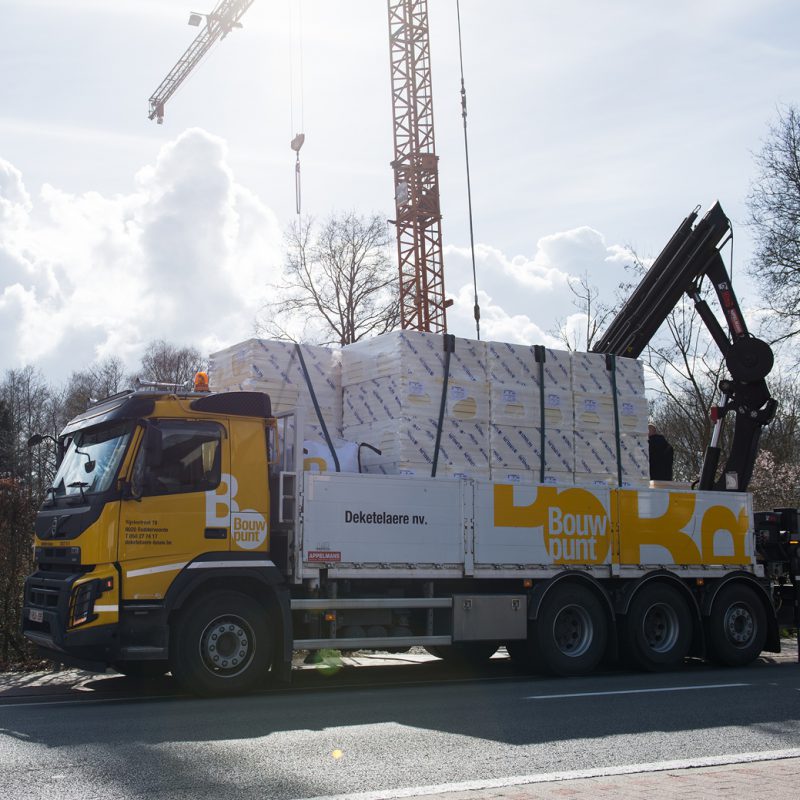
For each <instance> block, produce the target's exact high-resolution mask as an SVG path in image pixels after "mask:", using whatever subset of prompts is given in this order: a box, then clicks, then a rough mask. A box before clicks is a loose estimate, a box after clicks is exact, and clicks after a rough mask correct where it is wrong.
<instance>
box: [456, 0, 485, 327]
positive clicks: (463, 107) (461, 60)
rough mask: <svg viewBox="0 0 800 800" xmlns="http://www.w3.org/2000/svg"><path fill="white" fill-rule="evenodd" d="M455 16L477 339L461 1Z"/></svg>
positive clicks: (478, 322)
mask: <svg viewBox="0 0 800 800" xmlns="http://www.w3.org/2000/svg"><path fill="white" fill-rule="evenodd" d="M456 17H457V19H458V61H459V65H460V67H461V117H462V119H463V120H464V160H465V162H466V167H467V205H468V207H469V246H470V252H471V254H472V285H473V289H474V291H475V305H474V307H473V315H474V317H475V331H476V334H477V338H478V341H480V338H481V307H480V305H479V304H478V276H477V271H476V269H475V235H474V233H473V226H472V184H471V182H470V173H469V142H468V140H467V90H466V88H465V86H464V56H463V52H462V48H461V3H460V0H456Z"/></svg>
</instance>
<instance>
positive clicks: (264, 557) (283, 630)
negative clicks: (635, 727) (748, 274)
mask: <svg viewBox="0 0 800 800" xmlns="http://www.w3.org/2000/svg"><path fill="white" fill-rule="evenodd" d="M712 221H713V220H712ZM703 222H706V220H704V221H703ZM706 227H707V226H706ZM684 228H686V226H685V225H684ZM696 231H700V234H702V236H703V240H704V241H706V240H708V236H707V231H706V228H704V227H703V225H702V224H701V225H698V226H697V227H696V228H694V227H693V225H692V224H691V222H690V223H689V225H688V228H686V230H684V234H685V237H686V243H687V245H688V246H690V247H689V249H690V250H691V251H692V252H693V253H694V252H699V253H700V254H701V256H702V255H703V251H702V248H699V249H698V248H697V247H695V245H696V240H697V236H698V234H696V233H695V232H696ZM679 232H680V229H679ZM676 236H678V234H676ZM674 240H675V237H673V241H671V242H670V245H669V246H668V249H667V251H665V252H666V253H667V255H669V256H670V259H671V261H676V253H679V251H680V250H681V246H682V245H681V246H679V244H680V243H678V244H676V242H675V241H674ZM714 252H715V253H716V252H717V251H716V248H714ZM662 255H663V254H662ZM701 260H703V263H704V264H706V265H707V263H708V259H707V258H705V257H703V259H701ZM677 261H678V262H680V263H684V259H683V258H678V259H677ZM712 261H713V259H712ZM714 265H715V266H714V269H717V268H718V264H717V262H716V261H714ZM653 269H655V270H656V273H658V274H662V273H664V274H666V273H668V274H674V271H675V270H674V269H672V268H670V269H664V264H663V261H662V262H661V263H660V262H659V261H658V260H657V262H656V264H655V265H654V267H653ZM653 269H651V273H652V272H653ZM703 269H704V270H705V272H708V268H707V266H706V267H704V268H703ZM697 271H698V270H695V272H697ZM648 274H650V273H648ZM715 274H716V277H717V278H719V275H718V273H715ZM695 277H696V275H695ZM650 280H654V278H651V279H650ZM718 282H723V281H722V279H721V278H720V280H719V281H718ZM719 291H723V292H728V294H726V295H725V297H726V298H728V299H729V298H730V297H732V294H731V293H730V290H729V287H727V286H726V287H723V288H722V289H721V290H719ZM664 293H665V292H664V291H656V296H658V297H659V298H661V297H662V296H663V295H664ZM733 300H734V302H733V303H730V302H728V303H727V306H728V310H732V313H735V312H737V311H738V307H737V306H736V304H735V298H733ZM726 302H727V300H726ZM644 305H646V304H644V303H642V302H638V303H635V304H634V306H633V307H634V310H636V311H637V313H638V311H640V310H641V308H642V307H643V306H644ZM662 305H663V304H662ZM726 314H727V312H726ZM628 321H629V322H630V315H629V316H628ZM619 330H623V332H624V331H628V332H630V331H633V332H634V333H636V332H641V330H642V325H641V324H635V325H627V326H625V325H623V326H622V327H621V328H620V326H614V325H612V327H611V328H610V329H609V336H611V337H612V338H613V336H614V335H615V332H617V333H618V332H619ZM745 334H746V329H745ZM637 335H638V334H637ZM641 339H642V337H641V336H640V340H641ZM620 341H621V342H622V344H609V343H608V341H606V342H605V344H604V346H606V347H607V349H606V350H605V352H608V353H610V354H612V355H613V354H614V353H615V352H616V354H618V355H620V356H625V355H636V353H633V352H632V349H633V348H631V346H630V341H631V340H630V336H628V335H627V334H626V335H623V336H621V338H620ZM726 341H727V342H728V344H727V345H726V347H727V349H728V351H729V352H728V353H726V355H727V358H728V365H729V369H730V371H731V379H730V381H729V382H728V383H727V384H726V386H725V391H726V396H727V398H728V400H729V402H728V403H726V404H724V405H723V406H722V407H721V408H720V412H719V421H718V426H719V425H721V420H722V418H723V417H724V415H725V413H726V412H727V411H729V410H730V411H733V412H734V413H735V415H736V418H737V429H736V433H735V435H734V440H733V447H732V450H731V456H730V457H729V459H728V461H727V462H726V464H725V465H724V467H723V469H722V472H721V474H720V476H719V477H716V473H717V471H718V470H717V463H716V461H717V457H716V454H715V448H717V447H718V442H717V441H716V438H715V441H714V442H712V445H711V447H710V449H709V459H708V465H707V469H704V474H703V476H702V478H701V481H700V485H699V488H698V489H697V490H690V489H682V488H677V487H676V486H672V485H666V486H663V487H660V488H622V487H612V486H597V485H592V486H580V485H546V484H540V485H530V486H524V485H516V484H508V483H502V482H493V481H490V480H472V479H465V478H458V477H436V476H431V477H424V478H423V477H418V476H406V475H373V474H359V473H340V472H320V471H318V470H316V469H315V470H314V471H311V470H310V469H307V467H308V466H309V465H308V464H306V463H305V461H304V455H303V442H302V438H301V433H300V432H301V431H302V430H303V429H304V424H303V420H301V419H299V418H298V417H299V414H300V412H299V411H296V412H289V413H282V414H273V412H272V409H271V404H270V398H269V397H268V396H267V395H266V394H263V393H258V392H236V391H235V392H224V393H211V392H208V391H207V390H204V389H205V386H204V385H203V384H202V383H200V384H198V385H197V387H196V388H197V389H198V390H191V391H179V390H177V389H166V388H158V387H155V388H149V389H142V390H136V391H129V392H123V393H121V394H118V395H115V396H112V397H109V398H106V399H105V400H103V401H101V402H99V403H96V404H94V405H92V406H91V407H90V408H89V409H88V410H87V411H86V412H84V413H82V414H80V415H79V416H78V417H76V418H75V419H73V420H72V421H71V422H70V423H69V424H68V425H67V426H66V427H65V429H64V430H63V432H62V433H61V436H60V438H59V447H60V449H61V460H60V465H59V468H58V472H57V474H56V476H55V480H54V482H53V486H52V488H51V490H50V492H49V494H48V497H47V499H46V500H45V502H44V505H43V507H42V509H41V511H40V512H39V514H38V516H37V520H36V539H35V560H36V571H35V572H34V573H33V574H32V575H31V576H30V577H29V578H28V579H27V582H26V585H25V603H24V619H23V621H22V625H23V630H24V633H25V635H26V636H27V638H28V639H29V640H30V641H31V642H33V643H34V644H35V645H37V647H38V648H39V650H40V652H41V653H42V654H43V655H44V656H46V657H48V658H51V659H53V660H55V661H62V662H64V663H71V664H78V665H82V666H88V667H91V668H95V669H102V670H104V669H106V668H107V667H109V666H111V667H113V668H115V669H117V670H119V671H120V672H123V673H126V674H132V675H133V674H135V675H153V674H159V673H166V672H167V671H171V672H172V674H173V675H174V677H175V678H176V679H177V680H178V681H179V682H180V683H181V684H182V685H183V686H184V687H186V688H187V689H189V690H191V691H194V692H197V693H200V694H227V693H235V692H241V691H245V690H248V689H251V688H253V687H255V686H256V685H258V684H259V683H260V682H261V681H263V680H264V679H266V678H267V677H268V676H271V677H272V678H274V679H277V680H287V679H288V678H289V676H290V671H291V661H292V652H293V651H295V650H307V651H315V650H321V649H327V648H334V649H345V650H354V649H385V648H408V647H412V646H424V647H426V648H427V649H428V650H429V651H430V652H431V653H433V654H434V655H436V656H438V657H440V658H444V659H448V660H453V661H460V662H472V663H474V662H480V661H483V660H486V659H488V658H489V657H490V656H491V655H492V654H493V653H494V652H495V651H496V650H497V649H498V648H499V647H501V646H504V647H506V648H507V650H508V653H509V655H510V656H511V658H512V659H513V660H514V661H516V662H518V663H519V664H520V665H521V666H522V667H524V668H529V669H533V670H543V671H549V672H551V673H555V674H560V675H580V674H586V673H589V672H591V671H592V670H594V669H595V668H596V667H597V666H598V664H600V662H601V661H602V660H603V659H604V658H607V657H613V656H619V657H622V658H625V659H628V660H630V661H632V662H634V663H636V664H638V665H639V666H640V667H642V668H644V669H648V670H659V669H668V668H670V667H674V666H675V665H676V664H678V663H679V662H680V661H681V660H682V659H683V658H684V657H685V656H687V655H696V656H704V657H709V658H712V659H714V660H716V661H718V662H721V663H723V664H730V665H741V664H746V663H748V662H750V661H752V660H753V659H755V658H756V657H757V656H758V654H759V653H760V652H761V651H762V650H764V649H767V650H772V651H777V650H778V649H779V647H780V641H779V621H780V622H781V624H783V623H784V622H786V623H787V624H796V622H797V582H798V580H800V577H798V573H800V562H799V561H798V544H797V539H798V537H797V512H796V511H795V510H792V509H784V510H781V511H779V512H771V513H765V514H760V515H755V516H754V514H753V509H752V499H751V496H750V495H749V494H747V492H746V491H744V489H745V488H746V483H747V480H748V479H749V473H750V471H751V470H752V463H751V462H752V459H753V458H754V456H755V452H756V451H757V441H758V437H757V432H758V430H760V427H759V426H760V425H762V424H765V423H766V422H768V421H769V418H770V417H771V413H772V412H773V411H774V408H773V409H771V408H770V399H769V394H768V392H766V384H765V383H764V380H763V378H764V375H765V374H766V372H768V371H769V366H766V367H765V366H764V363H765V362H764V359H765V358H766V355H765V353H766V351H764V350H763V348H761V347H760V346H759V345H753V343H752V342H750V343H749V344H748V343H745V344H743V345H737V344H736V342H737V341H743V339H741V337H740V338H739V339H737V338H736V335H733V336H732V337H731V339H728V340H726ZM756 341H757V340H756ZM767 349H768V348H767ZM754 354H755V355H754ZM759 358H760V359H761V362H759ZM737 359H738V360H739V361H741V362H744V364H741V363H737ZM766 361H769V363H770V365H771V354H770V357H769V358H766ZM765 369H766V372H764V370H765ZM748 370H749V371H748ZM762 373H763V374H762ZM765 393H766V396H764V395H765ZM792 604H794V606H792ZM792 607H794V617H793V619H792V618H790V614H789V612H790V610H791V608H792ZM781 615H782V617H781V620H779V616H781Z"/></svg>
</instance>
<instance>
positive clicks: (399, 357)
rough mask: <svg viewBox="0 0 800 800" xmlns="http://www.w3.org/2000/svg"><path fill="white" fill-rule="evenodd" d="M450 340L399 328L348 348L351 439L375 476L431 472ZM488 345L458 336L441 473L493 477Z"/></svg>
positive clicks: (347, 431) (346, 411)
mask: <svg viewBox="0 0 800 800" xmlns="http://www.w3.org/2000/svg"><path fill="white" fill-rule="evenodd" d="M444 366H445V353H444V348H443V337H441V336H439V335H436V334H431V333H419V332H415V331H398V332H395V333H389V334H385V335H383V336H380V337H376V338H374V339H368V340H364V341H362V342H356V343H355V344H351V345H348V346H347V347H345V348H343V350H342V393H343V412H342V413H343V416H342V424H343V435H344V438H345V439H350V440H352V441H356V442H367V443H369V444H371V445H373V446H374V447H377V448H378V449H379V450H380V451H381V453H380V455H378V454H377V453H373V452H371V451H368V450H366V449H365V450H364V451H363V452H362V464H363V465H364V469H365V471H367V472H380V473H387V474H404V475H430V474H431V468H432V463H433V458H434V451H435V447H436V437H437V430H438V419H439V411H440V406H441V401H442V389H443V384H444ZM490 402H491V400H490V385H489V383H488V376H487V372H486V345H485V344H484V343H483V342H476V341H472V340H470V339H456V340H455V351H454V352H452V353H451V354H450V363H449V374H448V382H447V392H446V395H445V408H444V417H443V424H442V431H441V437H440V449H439V456H438V462H437V471H436V474H437V475H442V476H447V475H449V476H460V477H469V478H487V479H488V478H489V477H490V470H489V420H490Z"/></svg>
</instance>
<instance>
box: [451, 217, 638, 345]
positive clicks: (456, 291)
mask: <svg viewBox="0 0 800 800" xmlns="http://www.w3.org/2000/svg"><path fill="white" fill-rule="evenodd" d="M444 260H445V275H446V286H447V291H448V294H449V295H450V296H452V297H453V300H454V305H453V308H452V309H451V311H450V312H449V316H448V329H450V330H451V331H452V332H453V333H458V334H459V335H462V336H474V335H475V323H474V318H473V311H472V308H473V305H474V297H475V294H474V288H473V281H472V266H471V265H472V262H471V256H470V251H469V249H468V248H464V247H455V246H449V247H446V248H445V257H444ZM630 261H631V258H630V255H629V253H628V251H627V249H626V248H624V247H622V246H621V245H607V244H606V242H605V239H604V237H603V235H602V234H601V233H600V232H599V231H596V230H594V229H593V228H588V227H585V226H582V227H578V228H573V229H571V230H567V231H561V232H559V233H554V234H551V235H548V236H543V237H542V238H540V239H539V241H538V242H537V243H536V250H535V252H534V254H533V256H532V257H528V256H524V255H516V256H513V257H509V256H508V255H506V254H505V253H503V252H502V251H501V250H499V249H498V248H496V247H491V246H489V245H486V244H478V245H476V247H475V263H476V271H477V275H478V290H479V291H478V295H479V301H480V305H481V336H482V338H492V339H495V340H498V341H509V342H520V343H529V344H546V345H549V346H553V347H554V346H557V342H556V340H555V339H554V338H553V337H552V335H551V334H549V333H548V331H552V330H553V329H554V328H555V327H556V325H557V323H558V322H559V321H560V320H566V319H569V320H570V324H571V325H572V326H574V325H579V324H580V318H581V315H576V314H575V307H574V305H573V302H572V301H573V299H574V298H573V295H572V293H571V292H570V291H569V287H570V284H572V283H574V282H575V281H577V280H578V279H579V278H580V277H581V276H584V275H586V276H587V277H588V279H589V283H590V284H591V285H596V286H597V287H598V291H599V292H600V299H601V300H604V301H605V302H607V303H611V302H613V300H614V288H615V287H616V286H617V285H618V284H619V282H620V281H621V280H622V279H623V278H624V266H625V264H628V263H630ZM484 290H485V291H484ZM583 319H584V320H585V317H583ZM484 333H485V334H486V335H484Z"/></svg>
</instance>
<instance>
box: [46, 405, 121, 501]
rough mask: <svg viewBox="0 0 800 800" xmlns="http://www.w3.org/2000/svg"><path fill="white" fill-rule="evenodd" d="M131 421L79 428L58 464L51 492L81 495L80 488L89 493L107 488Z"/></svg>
mask: <svg viewBox="0 0 800 800" xmlns="http://www.w3.org/2000/svg"><path fill="white" fill-rule="evenodd" d="M133 425H134V423H133V422H132V421H125V422H121V423H116V424H114V425H104V426H101V427H98V428H88V429H86V430H82V431H78V432H77V433H76V434H75V435H74V436H73V438H72V441H71V442H70V443H69V446H68V447H67V451H66V453H65V454H64V460H63V461H62V462H61V465H60V466H59V468H58V472H57V473H56V477H55V480H54V481H53V489H52V496H53V497H54V498H58V497H70V496H73V495H78V496H81V492H83V493H84V494H91V493H96V492H104V491H105V490H106V489H108V488H109V487H110V486H111V482H112V481H113V480H114V475H116V472H117V468H118V467H119V464H120V461H121V460H122V455H123V453H124V452H125V448H126V447H127V446H128V441H129V440H130V437H131V431H132V430H133Z"/></svg>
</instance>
